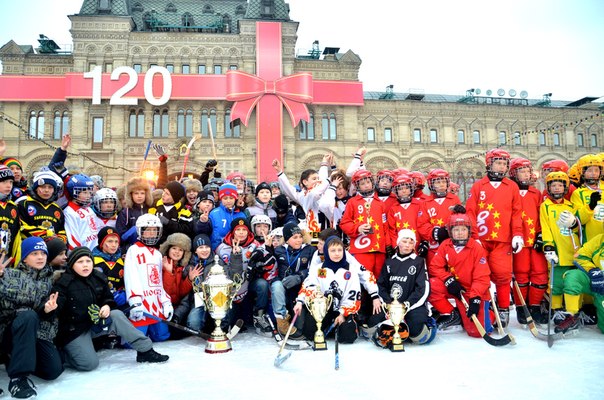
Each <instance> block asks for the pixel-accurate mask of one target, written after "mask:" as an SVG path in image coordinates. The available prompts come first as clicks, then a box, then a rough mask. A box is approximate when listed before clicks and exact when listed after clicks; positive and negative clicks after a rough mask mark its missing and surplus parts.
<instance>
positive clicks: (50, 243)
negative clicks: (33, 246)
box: [46, 236, 67, 262]
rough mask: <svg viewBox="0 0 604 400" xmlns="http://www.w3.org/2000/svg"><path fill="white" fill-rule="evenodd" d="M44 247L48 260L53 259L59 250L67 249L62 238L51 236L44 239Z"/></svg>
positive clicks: (59, 252)
mask: <svg viewBox="0 0 604 400" xmlns="http://www.w3.org/2000/svg"><path fill="white" fill-rule="evenodd" d="M46 248H47V249H48V262H51V261H52V260H54V259H55V258H56V257H57V256H58V255H59V254H61V252H63V251H67V245H66V244H65V242H64V241H63V239H60V238H58V237H57V236H53V237H51V238H49V239H48V240H47V241H46Z"/></svg>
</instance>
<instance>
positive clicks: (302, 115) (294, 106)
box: [279, 97, 310, 128]
mask: <svg viewBox="0 0 604 400" xmlns="http://www.w3.org/2000/svg"><path fill="white" fill-rule="evenodd" d="M279 100H281V102H282V103H283V106H284V107H285V109H286V110H287V112H288V114H289V117H290V118H291V121H292V127H293V128H295V127H296V126H298V124H299V123H300V121H301V120H304V121H306V122H310V113H309V112H308V107H306V104H304V103H299V102H297V101H293V100H288V99H284V98H283V97H279Z"/></svg>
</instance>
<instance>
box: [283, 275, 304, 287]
mask: <svg viewBox="0 0 604 400" xmlns="http://www.w3.org/2000/svg"><path fill="white" fill-rule="evenodd" d="M281 283H283V287H284V288H286V289H291V288H293V287H294V286H297V285H299V284H301V283H302V277H300V275H297V274H294V275H290V276H286V277H285V278H283V280H282V281H281Z"/></svg>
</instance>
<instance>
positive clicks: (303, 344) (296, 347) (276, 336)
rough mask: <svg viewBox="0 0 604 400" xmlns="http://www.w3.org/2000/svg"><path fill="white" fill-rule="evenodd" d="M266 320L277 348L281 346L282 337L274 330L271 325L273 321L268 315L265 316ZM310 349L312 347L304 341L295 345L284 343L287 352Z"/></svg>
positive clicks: (273, 325)
mask: <svg viewBox="0 0 604 400" xmlns="http://www.w3.org/2000/svg"><path fill="white" fill-rule="evenodd" d="M265 315H266V314H265ZM266 319H268V323H269V325H270V326H271V329H272V330H273V338H274V339H275V341H276V342H277V344H278V345H279V346H281V345H283V336H281V334H280V333H279V331H278V330H277V328H275V324H274V323H273V320H272V319H271V317H269V316H268V315H266ZM311 347H312V345H310V344H309V343H308V342H307V341H306V340H300V341H298V343H296V344H294V343H285V348H286V349H288V350H306V349H310V348H311Z"/></svg>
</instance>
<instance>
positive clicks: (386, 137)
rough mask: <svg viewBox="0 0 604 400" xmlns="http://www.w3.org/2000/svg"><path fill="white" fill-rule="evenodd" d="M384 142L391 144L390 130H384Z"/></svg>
mask: <svg viewBox="0 0 604 400" xmlns="http://www.w3.org/2000/svg"><path fill="white" fill-rule="evenodd" d="M384 142H386V143H392V128H384Z"/></svg>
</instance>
